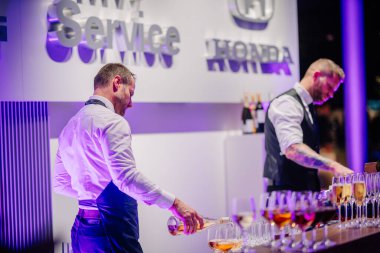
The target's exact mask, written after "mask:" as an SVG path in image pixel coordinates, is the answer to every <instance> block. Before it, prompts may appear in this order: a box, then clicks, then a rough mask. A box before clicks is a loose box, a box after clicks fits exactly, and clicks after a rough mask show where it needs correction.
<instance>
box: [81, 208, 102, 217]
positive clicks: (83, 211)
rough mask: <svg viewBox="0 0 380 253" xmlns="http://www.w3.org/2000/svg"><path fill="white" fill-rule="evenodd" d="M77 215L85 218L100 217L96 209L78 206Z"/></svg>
mask: <svg viewBox="0 0 380 253" xmlns="http://www.w3.org/2000/svg"><path fill="white" fill-rule="evenodd" d="M78 216H79V217H81V218H86V219H100V212H99V211H98V210H87V209H81V208H79V211H78Z"/></svg>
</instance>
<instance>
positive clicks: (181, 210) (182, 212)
mask: <svg viewBox="0 0 380 253" xmlns="http://www.w3.org/2000/svg"><path fill="white" fill-rule="evenodd" d="M169 210H170V211H172V213H173V214H174V215H175V216H176V217H178V218H179V219H180V220H182V222H183V224H184V225H185V227H184V233H185V234H186V235H188V234H193V233H195V232H196V231H197V227H198V224H199V227H200V228H203V219H202V217H201V216H199V214H198V213H197V212H196V211H195V210H194V209H193V208H191V207H190V206H188V205H187V204H185V203H184V202H182V201H181V200H179V199H178V198H176V199H175V200H174V203H173V205H172V207H170V208H169Z"/></svg>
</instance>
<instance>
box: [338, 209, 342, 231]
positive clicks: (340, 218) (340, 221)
mask: <svg viewBox="0 0 380 253" xmlns="http://www.w3.org/2000/svg"><path fill="white" fill-rule="evenodd" d="M340 209H341V205H338V219H339V228H341V227H342V210H340Z"/></svg>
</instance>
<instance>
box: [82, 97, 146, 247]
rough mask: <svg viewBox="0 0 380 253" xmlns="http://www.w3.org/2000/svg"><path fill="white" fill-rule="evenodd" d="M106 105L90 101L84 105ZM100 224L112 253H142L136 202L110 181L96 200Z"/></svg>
mask: <svg viewBox="0 0 380 253" xmlns="http://www.w3.org/2000/svg"><path fill="white" fill-rule="evenodd" d="M89 104H98V105H102V106H104V107H106V105H105V104H104V103H103V102H102V101H100V100H97V99H90V100H88V101H87V102H86V105H89ZM96 206H97V207H98V209H99V212H100V217H101V219H102V224H103V227H104V229H105V230H106V234H107V237H108V240H109V242H110V244H111V250H112V252H126V253H142V252H143V250H142V248H141V245H140V243H139V242H138V239H139V221H138V213H137V201H136V200H135V199H133V198H131V197H130V196H128V195H127V194H125V193H123V192H122V191H120V190H119V188H117V186H116V185H115V184H114V183H113V182H112V181H111V182H110V183H109V184H108V185H107V187H106V188H105V189H104V190H103V191H102V193H101V194H100V195H99V197H98V198H97V199H96Z"/></svg>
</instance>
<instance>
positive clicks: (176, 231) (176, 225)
mask: <svg viewBox="0 0 380 253" xmlns="http://www.w3.org/2000/svg"><path fill="white" fill-rule="evenodd" d="M202 218H203V223H204V225H203V228H200V227H199V225H198V227H197V232H199V231H203V230H205V229H207V228H210V227H213V226H215V225H219V224H226V223H232V220H231V218H230V217H221V218H219V219H213V218H206V217H202ZM184 228H185V227H184V224H183V222H182V221H181V220H180V219H178V218H177V217H175V216H170V217H169V219H168V230H169V233H170V234H171V235H182V234H183V230H184Z"/></svg>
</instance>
